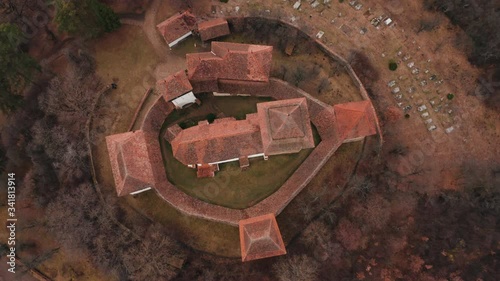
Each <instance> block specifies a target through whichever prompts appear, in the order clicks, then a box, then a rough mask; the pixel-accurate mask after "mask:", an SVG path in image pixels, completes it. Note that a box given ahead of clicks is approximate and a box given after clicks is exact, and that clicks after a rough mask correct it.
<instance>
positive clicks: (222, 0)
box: [219, 0, 229, 3]
mask: <svg viewBox="0 0 500 281" xmlns="http://www.w3.org/2000/svg"><path fill="white" fill-rule="evenodd" d="M219 1H221V2H222V3H227V2H229V0H219Z"/></svg>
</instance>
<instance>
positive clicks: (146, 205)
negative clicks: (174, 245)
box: [126, 191, 240, 257]
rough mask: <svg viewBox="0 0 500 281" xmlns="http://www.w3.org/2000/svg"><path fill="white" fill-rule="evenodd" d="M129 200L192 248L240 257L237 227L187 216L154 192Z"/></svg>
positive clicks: (132, 204) (129, 198)
mask: <svg viewBox="0 0 500 281" xmlns="http://www.w3.org/2000/svg"><path fill="white" fill-rule="evenodd" d="M126 200H127V201H128V203H129V204H130V205H131V206H133V207H134V208H136V209H137V210H139V212H141V213H142V214H144V215H145V216H147V217H149V218H150V219H151V220H153V221H155V222H158V223H160V224H162V225H165V226H168V228H169V229H172V230H173V232H175V233H176V238H177V239H179V240H180V241H182V242H183V243H185V244H187V245H189V246H191V247H193V248H194V249H197V250H200V251H203V252H209V253H217V255H221V256H226V257H239V256H240V248H239V232H238V228H237V227H233V226H229V225H226V224H222V223H216V222H211V221H208V220H204V219H198V218H195V217H191V216H187V215H185V214H183V213H181V212H179V211H178V210H177V209H175V208H174V207H172V206H171V205H170V204H168V203H167V202H165V200H163V199H161V198H160V197H158V196H157V195H156V194H155V192H154V191H148V192H144V193H141V194H138V195H137V196H136V197H135V198H134V197H131V196H130V197H127V198H126Z"/></svg>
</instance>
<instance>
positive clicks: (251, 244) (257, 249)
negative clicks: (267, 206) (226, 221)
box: [239, 214, 286, 261]
mask: <svg viewBox="0 0 500 281" xmlns="http://www.w3.org/2000/svg"><path fill="white" fill-rule="evenodd" d="M239 228H240V244H241V260H242V261H251V260H256V259H263V258H268V257H274V256H279V255H285V254H286V249H285V244H284V243H283V238H282V237H281V233H280V230H279V228H278V223H277V222H276V218H275V217H274V215H273V214H267V215H263V216H258V217H253V218H249V219H246V220H240V222H239Z"/></svg>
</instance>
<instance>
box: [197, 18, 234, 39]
mask: <svg viewBox="0 0 500 281" xmlns="http://www.w3.org/2000/svg"><path fill="white" fill-rule="evenodd" d="M198 32H199V33H200V37H201V40H203V41H206V40H210V39H214V38H217V37H221V36H224V35H228V34H229V33H231V32H230V31H229V25H228V23H227V20H225V19H223V18H216V19H213V20H209V21H204V22H200V23H199V24H198Z"/></svg>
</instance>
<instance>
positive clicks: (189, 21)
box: [156, 11, 196, 44]
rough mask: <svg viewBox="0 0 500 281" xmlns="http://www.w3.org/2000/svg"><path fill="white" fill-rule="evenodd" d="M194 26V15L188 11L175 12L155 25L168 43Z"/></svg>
mask: <svg viewBox="0 0 500 281" xmlns="http://www.w3.org/2000/svg"><path fill="white" fill-rule="evenodd" d="M195 26H196V17H195V16H194V15H193V14H191V13H190V12H189V11H184V12H183V13H179V14H176V15H174V16H172V17H170V18H168V19H167V20H165V21H163V22H161V23H160V24H158V25H157V26H156V28H158V31H159V32H160V34H161V35H162V36H163V38H164V39H165V41H166V42H167V43H168V44H170V43H172V42H174V41H175V40H177V39H178V38H179V37H181V36H183V35H184V34H186V33H188V32H190V31H192V30H193V29H194V28H195Z"/></svg>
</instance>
